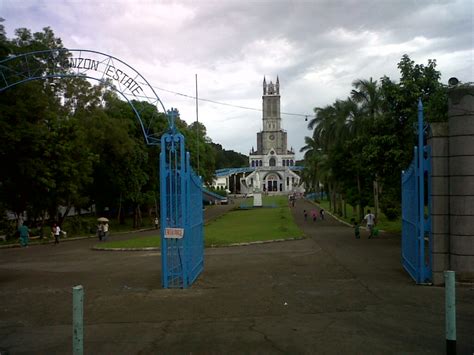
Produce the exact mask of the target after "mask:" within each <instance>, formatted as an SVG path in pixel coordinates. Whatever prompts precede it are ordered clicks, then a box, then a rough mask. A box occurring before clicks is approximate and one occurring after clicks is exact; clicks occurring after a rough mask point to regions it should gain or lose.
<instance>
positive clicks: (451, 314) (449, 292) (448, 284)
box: [444, 271, 456, 355]
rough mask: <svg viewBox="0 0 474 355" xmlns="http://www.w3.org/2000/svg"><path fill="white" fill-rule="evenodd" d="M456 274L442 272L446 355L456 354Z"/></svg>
mask: <svg viewBox="0 0 474 355" xmlns="http://www.w3.org/2000/svg"><path fill="white" fill-rule="evenodd" d="M455 279H456V274H455V272H454V271H445V272H444V288H445V312H446V354H448V355H455V354H456V283H455Z"/></svg>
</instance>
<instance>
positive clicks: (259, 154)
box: [241, 77, 302, 193]
mask: <svg viewBox="0 0 474 355" xmlns="http://www.w3.org/2000/svg"><path fill="white" fill-rule="evenodd" d="M281 122H282V120H281V114H280V80H279V78H278V77H277V79H276V83H275V84H274V83H273V82H272V81H270V83H268V84H267V82H266V79H265V78H263V95H262V130H261V131H260V132H258V133H257V150H254V148H252V151H251V152H250V154H249V167H251V168H255V170H254V171H253V172H252V173H250V174H249V175H247V176H245V177H243V178H241V186H242V187H244V188H246V190H247V192H253V191H254V190H258V189H259V190H260V191H262V192H281V193H291V192H302V186H301V179H300V176H299V175H298V174H297V173H296V172H295V171H294V170H296V168H295V153H294V151H293V148H291V149H288V143H287V138H288V137H287V132H286V131H285V130H284V129H283V128H282V125H281Z"/></svg>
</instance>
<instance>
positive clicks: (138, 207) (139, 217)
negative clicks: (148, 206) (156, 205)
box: [137, 205, 142, 227]
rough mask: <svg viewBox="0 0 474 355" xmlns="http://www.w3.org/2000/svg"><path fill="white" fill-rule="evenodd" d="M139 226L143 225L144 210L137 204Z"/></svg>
mask: <svg viewBox="0 0 474 355" xmlns="http://www.w3.org/2000/svg"><path fill="white" fill-rule="evenodd" d="M137 226H138V227H141V226H142V211H141V209H140V205H137Z"/></svg>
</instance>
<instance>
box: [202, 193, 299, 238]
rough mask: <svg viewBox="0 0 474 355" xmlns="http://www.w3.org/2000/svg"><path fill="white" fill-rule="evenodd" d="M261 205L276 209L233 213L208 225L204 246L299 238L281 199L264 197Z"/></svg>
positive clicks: (285, 205) (285, 204)
mask: <svg viewBox="0 0 474 355" xmlns="http://www.w3.org/2000/svg"><path fill="white" fill-rule="evenodd" d="M263 204H264V205H271V204H276V205H277V206H278V207H276V208H255V209H250V210H234V211H231V212H229V213H227V214H226V215H224V216H222V217H221V218H218V219H217V220H215V221H214V222H212V223H210V224H209V225H208V226H206V228H205V232H204V233H205V244H206V246H209V245H228V244H232V243H242V242H253V241H263V240H271V239H282V238H291V237H302V236H303V232H302V231H301V230H300V229H299V228H298V227H297V226H296V224H295V222H294V221H293V216H292V215H291V212H290V209H289V208H288V200H287V198H286V197H285V196H275V197H265V198H264V201H263Z"/></svg>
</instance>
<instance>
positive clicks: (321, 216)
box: [319, 208, 324, 221]
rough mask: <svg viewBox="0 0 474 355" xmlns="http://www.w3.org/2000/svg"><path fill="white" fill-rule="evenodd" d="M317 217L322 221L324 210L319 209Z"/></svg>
mask: <svg viewBox="0 0 474 355" xmlns="http://www.w3.org/2000/svg"><path fill="white" fill-rule="evenodd" d="M319 217H320V218H321V220H323V221H324V208H321V209H320V210H319Z"/></svg>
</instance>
